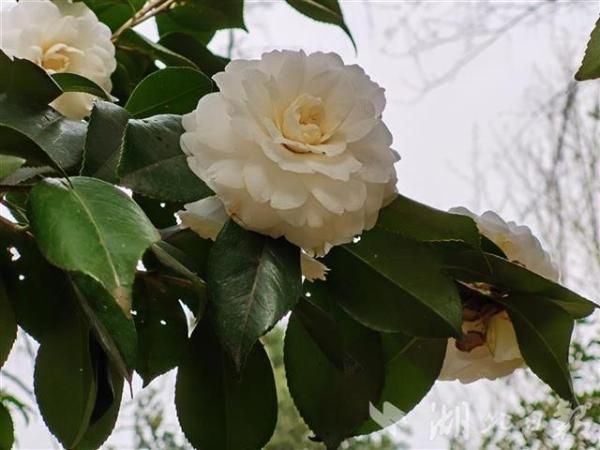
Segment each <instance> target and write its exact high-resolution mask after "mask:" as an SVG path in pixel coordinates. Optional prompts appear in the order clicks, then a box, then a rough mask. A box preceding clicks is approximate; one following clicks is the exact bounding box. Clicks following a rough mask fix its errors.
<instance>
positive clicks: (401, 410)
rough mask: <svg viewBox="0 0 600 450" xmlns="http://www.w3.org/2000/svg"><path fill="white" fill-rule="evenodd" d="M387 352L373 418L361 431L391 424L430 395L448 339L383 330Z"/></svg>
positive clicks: (359, 431) (384, 345) (382, 337)
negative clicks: (382, 380) (380, 388)
mask: <svg viewBox="0 0 600 450" xmlns="http://www.w3.org/2000/svg"><path fill="white" fill-rule="evenodd" d="M381 339H382V342H383V351H384V355H385V382H384V385H383V390H382V392H381V397H380V398H379V401H378V402H377V403H375V404H374V408H375V409H373V410H372V412H371V416H372V417H373V418H376V419H378V420H377V423H376V422H375V421H374V420H369V421H368V422H367V423H365V424H363V425H362V426H361V427H360V429H359V430H358V434H364V433H371V432H373V431H376V430H378V429H380V428H383V427H386V426H388V425H392V424H393V423H395V422H397V421H398V420H400V419H401V418H402V417H403V416H404V415H405V414H408V413H409V412H410V411H411V410H412V409H413V408H414V407H415V406H416V405H417V404H419V402H420V401H421V400H422V399H423V397H425V395H427V393H428V392H429V390H430V389H431V388H432V386H433V385H434V383H435V381H436V380H437V378H438V376H439V374H440V370H441V369H442V364H443V362H444V356H445V354H446V345H447V342H448V341H447V339H423V338H417V337H414V336H408V335H405V334H402V333H382V334H381Z"/></svg>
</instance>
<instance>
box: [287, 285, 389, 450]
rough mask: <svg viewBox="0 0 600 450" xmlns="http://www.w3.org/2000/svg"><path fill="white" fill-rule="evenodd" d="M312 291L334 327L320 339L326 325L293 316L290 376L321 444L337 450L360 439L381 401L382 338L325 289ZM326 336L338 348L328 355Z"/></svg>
mask: <svg viewBox="0 0 600 450" xmlns="http://www.w3.org/2000/svg"><path fill="white" fill-rule="evenodd" d="M308 289H309V291H310V294H311V297H310V299H311V301H313V300H314V301H315V303H316V304H317V305H318V306H324V309H323V310H322V313H321V315H329V318H328V319H327V320H328V321H329V322H331V323H333V324H335V326H334V328H331V329H328V330H321V331H320V332H318V333H317V331H318V330H319V323H320V322H322V320H323V319H320V320H318V321H317V322H313V321H314V319H315V316H316V314H313V317H312V318H308V317H303V318H302V319H300V318H299V316H298V315H297V314H296V312H294V313H292V316H291V318H290V321H289V323H288V328H287V332H286V336H285V347H284V361H285V372H286V377H287V384H288V388H289V390H290V394H291V395H292V398H293V399H294V403H295V404H296V407H297V408H298V411H299V412H300V415H301V416H302V418H303V419H304V421H305V422H306V423H307V425H308V426H309V427H310V428H311V430H312V431H313V432H314V433H315V435H316V437H317V439H318V440H321V441H323V442H324V443H325V444H326V445H327V448H332V449H334V448H337V447H338V445H339V444H340V443H341V442H342V441H343V440H344V439H346V438H348V437H351V436H353V435H355V434H356V430H357V428H358V427H359V426H360V425H361V424H362V423H363V422H365V421H366V420H367V419H368V417H369V404H370V403H375V402H376V401H377V400H378V399H379V397H380V394H381V389H382V387H383V381H384V361H383V352H382V348H381V341H380V338H379V335H378V333H376V332H375V331H372V330H369V329H368V328H366V327H364V326H362V325H360V324H359V323H358V322H355V321H354V320H352V319H351V318H350V317H348V316H347V315H346V314H345V313H344V312H343V311H341V310H340V309H339V308H338V307H336V306H335V304H333V303H332V302H333V300H332V299H331V298H329V297H330V296H329V293H328V291H327V290H326V288H325V287H324V286H323V285H322V284H316V285H311V286H310V287H309V288H308ZM306 301H308V300H301V302H300V304H299V305H298V306H299V307H300V305H301V304H302V302H306ZM311 322H313V324H312V325H311V326H307V325H308V324H309V323H311ZM326 333H327V334H330V335H331V336H332V338H331V339H332V341H334V342H336V343H337V344H336V345H335V346H332V345H329V347H328V349H327V350H325V349H326V348H327V347H325V346H324V345H323V343H324V342H325V340H324V338H323V336H322V335H324V334H326ZM332 353H333V354H334V355H335V356H334V357H332ZM335 353H337V354H335ZM340 362H341V363H342V365H341V366H340Z"/></svg>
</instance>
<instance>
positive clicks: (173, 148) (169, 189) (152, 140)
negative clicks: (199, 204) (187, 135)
mask: <svg viewBox="0 0 600 450" xmlns="http://www.w3.org/2000/svg"><path fill="white" fill-rule="evenodd" d="M182 133H183V127H182V125H181V117H179V116H175V115H170V114H169V115H159V116H155V117H150V118H148V119H143V120H130V121H129V126H128V127H127V131H126V134H125V142H124V144H123V154H122V156H121V162H120V165H119V169H118V172H119V177H120V180H121V181H120V184H122V185H123V186H126V187H128V188H130V189H131V190H133V191H134V192H135V193H137V194H142V195H144V196H146V197H149V198H152V199H156V200H161V201H172V202H181V203H188V202H192V201H195V200H199V199H201V198H204V197H208V196H209V195H211V194H212V191H211V190H210V189H209V188H208V187H207V186H206V184H204V182H203V181H202V180H201V179H200V178H198V177H197V176H196V175H195V174H194V173H193V172H192V171H191V170H190V168H189V167H188V164H187V160H186V156H185V154H184V153H183V151H182V150H181V147H180V146H179V138H180V136H181V134H182Z"/></svg>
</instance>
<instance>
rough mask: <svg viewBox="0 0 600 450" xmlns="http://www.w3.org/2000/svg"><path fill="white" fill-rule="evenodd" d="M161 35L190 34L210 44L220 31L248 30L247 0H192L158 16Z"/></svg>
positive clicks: (157, 20)
mask: <svg viewBox="0 0 600 450" xmlns="http://www.w3.org/2000/svg"><path fill="white" fill-rule="evenodd" d="M156 23H157V25H158V31H159V34H160V36H164V35H166V34H168V33H172V32H183V33H187V34H190V35H192V36H194V37H196V38H197V39H199V40H200V41H201V42H203V43H208V41H209V40H210V39H211V38H212V36H213V34H214V32H215V31H216V30H222V29H225V28H241V29H246V25H245V24H244V1H243V0H227V1H222V0H191V1H188V2H186V3H185V4H182V5H178V6H177V7H175V8H171V9H170V10H169V11H167V12H166V13H164V14H160V15H159V16H158V17H157V18H156Z"/></svg>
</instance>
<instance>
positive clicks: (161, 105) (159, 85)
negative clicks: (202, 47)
mask: <svg viewBox="0 0 600 450" xmlns="http://www.w3.org/2000/svg"><path fill="white" fill-rule="evenodd" d="M211 91H212V83H211V81H210V79H209V78H207V77H206V75H204V74H203V73H202V72H200V71H198V70H195V69H190V68H189V67H167V68H166V69H162V70H159V71H157V72H154V73H152V74H150V75H148V76H147V77H146V78H144V79H143V80H142V81H141V82H140V84H139V85H138V86H137V87H136V88H135V90H134V91H133V93H132V94H131V97H129V100H128V101H127V104H126V105H125V108H126V109H127V110H128V111H129V112H130V113H131V114H132V115H133V116H134V117H136V118H143V117H148V116H154V115H156V114H186V113H189V112H190V111H192V110H193V109H194V108H195V107H196V105H197V104H198V100H200V97H202V96H204V95H206V94H208V93H210V92H211Z"/></svg>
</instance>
